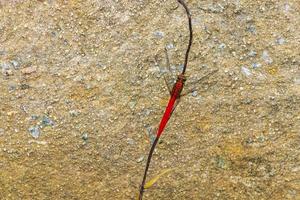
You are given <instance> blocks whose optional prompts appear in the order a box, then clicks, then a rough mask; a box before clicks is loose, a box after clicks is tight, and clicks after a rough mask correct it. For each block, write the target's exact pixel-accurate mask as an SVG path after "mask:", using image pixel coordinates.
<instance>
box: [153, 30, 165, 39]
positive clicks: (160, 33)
mask: <svg viewBox="0 0 300 200" xmlns="http://www.w3.org/2000/svg"><path fill="white" fill-rule="evenodd" d="M154 35H155V36H156V37H157V38H159V39H161V38H163V37H164V32H161V31H155V32H154Z"/></svg>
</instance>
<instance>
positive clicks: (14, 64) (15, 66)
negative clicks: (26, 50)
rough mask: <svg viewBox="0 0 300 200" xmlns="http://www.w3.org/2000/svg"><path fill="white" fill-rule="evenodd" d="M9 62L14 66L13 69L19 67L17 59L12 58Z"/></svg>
mask: <svg viewBox="0 0 300 200" xmlns="http://www.w3.org/2000/svg"><path fill="white" fill-rule="evenodd" d="M10 63H11V64H12V65H13V66H14V68H15V69H19V68H20V63H19V62H18V61H16V60H12V61H10Z"/></svg>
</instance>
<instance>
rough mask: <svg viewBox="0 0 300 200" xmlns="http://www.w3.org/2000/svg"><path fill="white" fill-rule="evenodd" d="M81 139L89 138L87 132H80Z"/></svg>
mask: <svg viewBox="0 0 300 200" xmlns="http://www.w3.org/2000/svg"><path fill="white" fill-rule="evenodd" d="M81 139H83V140H84V141H87V140H88V139H89V137H88V134H87V133H84V134H82V136H81Z"/></svg>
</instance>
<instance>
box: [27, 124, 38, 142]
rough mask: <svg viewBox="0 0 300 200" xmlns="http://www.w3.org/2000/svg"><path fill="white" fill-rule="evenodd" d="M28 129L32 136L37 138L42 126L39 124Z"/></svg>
mask: <svg viewBox="0 0 300 200" xmlns="http://www.w3.org/2000/svg"><path fill="white" fill-rule="evenodd" d="M28 130H29V132H30V134H31V136H32V137H34V138H35V139H37V138H38V137H39V136H40V128H39V127H38V126H32V127H30V128H29V129H28Z"/></svg>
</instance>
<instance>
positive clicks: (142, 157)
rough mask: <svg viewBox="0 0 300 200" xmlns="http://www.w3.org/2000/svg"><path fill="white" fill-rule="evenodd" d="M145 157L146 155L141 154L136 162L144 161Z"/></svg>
mask: <svg viewBox="0 0 300 200" xmlns="http://www.w3.org/2000/svg"><path fill="white" fill-rule="evenodd" d="M144 158H145V157H144V156H141V157H139V158H138V159H137V160H136V162H138V163H140V162H143V160H144Z"/></svg>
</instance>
